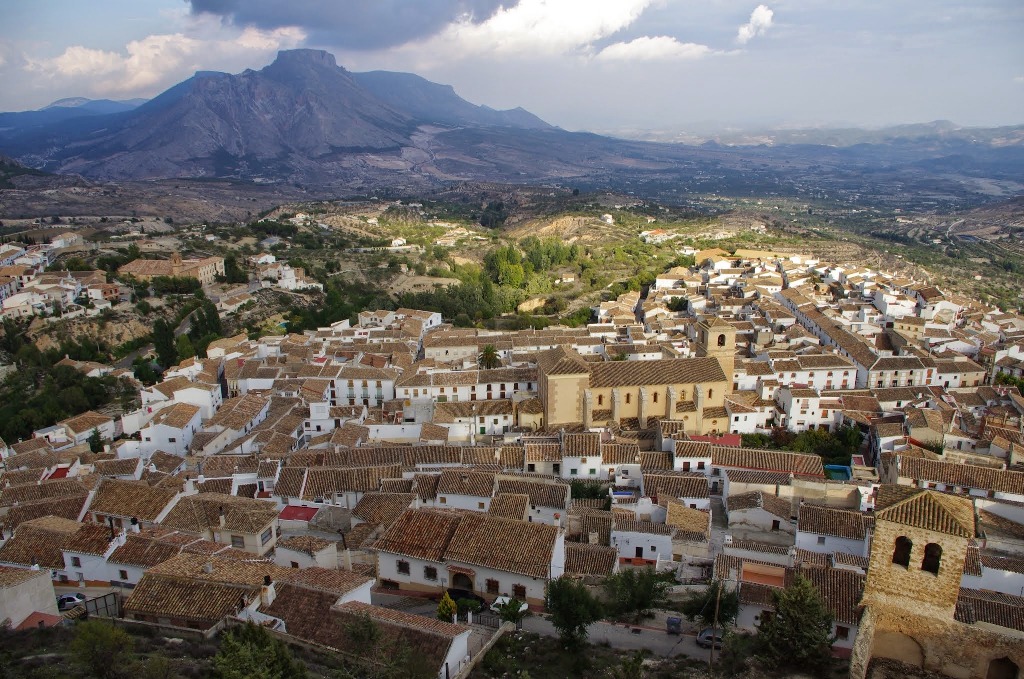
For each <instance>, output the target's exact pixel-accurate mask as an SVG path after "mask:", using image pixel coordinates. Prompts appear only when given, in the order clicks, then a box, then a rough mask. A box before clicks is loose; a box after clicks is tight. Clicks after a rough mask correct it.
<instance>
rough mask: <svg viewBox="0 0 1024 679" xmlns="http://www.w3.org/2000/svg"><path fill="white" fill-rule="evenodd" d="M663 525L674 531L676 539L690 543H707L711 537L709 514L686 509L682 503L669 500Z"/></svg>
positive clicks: (700, 510) (698, 510) (699, 510)
mask: <svg viewBox="0 0 1024 679" xmlns="http://www.w3.org/2000/svg"><path fill="white" fill-rule="evenodd" d="M666 509H667V510H668V511H667V513H666V516H665V525H667V526H672V527H673V528H675V529H676V537H677V538H680V539H685V540H689V541H691V542H707V541H708V540H709V539H710V537H711V514H710V513H709V512H707V511H705V510H702V509H693V508H691V507H687V506H686V505H684V504H683V503H682V502H677V501H676V500H669V501H668V502H667V503H666Z"/></svg>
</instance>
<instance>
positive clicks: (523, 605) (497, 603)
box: [491, 596, 530, 613]
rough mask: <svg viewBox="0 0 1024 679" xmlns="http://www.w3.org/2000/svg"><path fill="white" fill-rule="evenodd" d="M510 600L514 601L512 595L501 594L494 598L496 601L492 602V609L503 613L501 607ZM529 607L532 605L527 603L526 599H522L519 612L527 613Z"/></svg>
mask: <svg viewBox="0 0 1024 679" xmlns="http://www.w3.org/2000/svg"><path fill="white" fill-rule="evenodd" d="M509 601H512V597H510V596H499V597H498V598H497V599H495V600H494V603H493V604H491V610H492V611H494V612H495V613H501V607H502V606H504V605H505V604H507V603H508V602H509ZM529 608H530V605H529V604H528V603H526V602H525V601H520V602H519V612H520V613H525V612H526V611H527V610H529Z"/></svg>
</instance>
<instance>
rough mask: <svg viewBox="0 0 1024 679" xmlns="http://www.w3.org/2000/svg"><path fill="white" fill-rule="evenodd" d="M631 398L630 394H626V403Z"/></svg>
mask: <svg viewBox="0 0 1024 679" xmlns="http://www.w3.org/2000/svg"><path fill="white" fill-rule="evenodd" d="M632 398H633V395H632V394H626V403H629V402H630V401H631V400H632Z"/></svg>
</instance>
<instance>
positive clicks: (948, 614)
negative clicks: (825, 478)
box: [850, 486, 1024, 679]
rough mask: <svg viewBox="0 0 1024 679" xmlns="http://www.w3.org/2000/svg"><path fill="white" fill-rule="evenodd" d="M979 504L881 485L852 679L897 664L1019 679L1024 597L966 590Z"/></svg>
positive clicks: (969, 675) (1022, 660)
mask: <svg viewBox="0 0 1024 679" xmlns="http://www.w3.org/2000/svg"><path fill="white" fill-rule="evenodd" d="M976 537H978V536H977V534H976V530H975V520H974V508H973V506H972V504H971V501H970V500H968V499H966V498H963V497H958V496H955V495H949V494H945V493H939V492H936V491H932V490H920V489H913V488H905V487H900V486H882V487H881V489H880V492H879V498H878V502H877V504H876V512H875V526H874V534H873V538H872V544H871V552H870V557H869V566H868V573H867V580H866V582H865V586H864V597H863V599H862V600H861V606H862V607H863V614H862V616H861V622H860V632H859V634H858V637H857V640H856V642H855V644H854V648H853V654H852V657H851V663H850V676H851V677H852V678H853V679H863V677H865V675H866V673H867V669H868V665H869V663H870V661H871V659H872V658H890V659H894V660H899V661H901V662H904V663H906V664H908V665H914V666H917V667H923V668H924V669H926V670H931V671H934V672H940V673H942V674H945V675H947V676H951V677H963V678H964V679H967V678H971V679H975V678H976V679H1017V678H1018V677H1019V676H1020V674H1019V668H1020V667H1021V666H1022V665H1024V617H1022V616H1021V608H1022V606H1024V598H1022V597H1014V596H1009V595H1005V594H998V593H991V592H982V591H978V590H968V589H961V587H960V581H961V577H962V574H963V570H964V561H965V558H966V555H967V548H968V543H969V541H971V540H973V539H975V538H976Z"/></svg>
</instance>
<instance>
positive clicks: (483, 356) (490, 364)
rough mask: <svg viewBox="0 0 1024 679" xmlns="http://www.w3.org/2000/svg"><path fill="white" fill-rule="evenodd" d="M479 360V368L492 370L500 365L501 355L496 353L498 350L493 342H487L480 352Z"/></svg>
mask: <svg viewBox="0 0 1024 679" xmlns="http://www.w3.org/2000/svg"><path fill="white" fill-rule="evenodd" d="M479 362H480V367H481V368H484V369H485V370H493V369H494V368H497V367H499V366H500V365H501V356H499V355H498V350H497V349H496V348H495V347H494V345H493V344H488V345H487V346H485V347H484V348H483V351H481V352H480V356H479Z"/></svg>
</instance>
